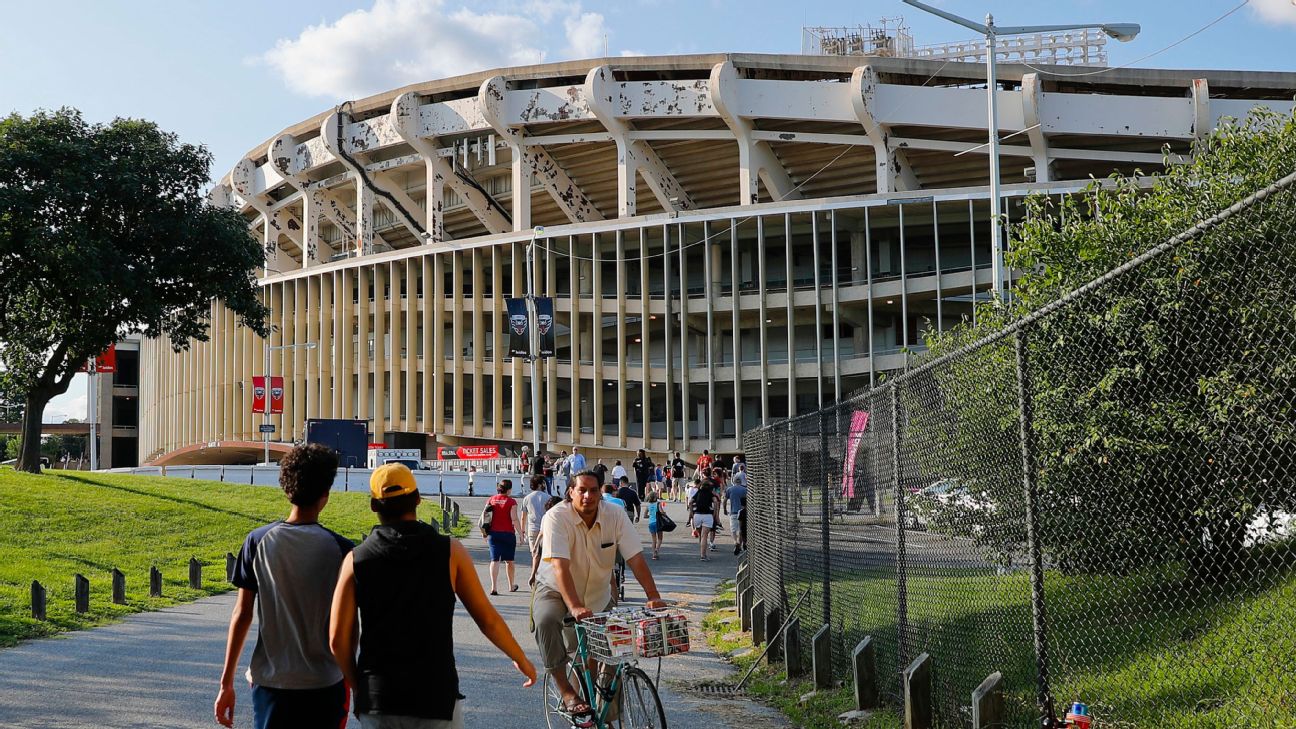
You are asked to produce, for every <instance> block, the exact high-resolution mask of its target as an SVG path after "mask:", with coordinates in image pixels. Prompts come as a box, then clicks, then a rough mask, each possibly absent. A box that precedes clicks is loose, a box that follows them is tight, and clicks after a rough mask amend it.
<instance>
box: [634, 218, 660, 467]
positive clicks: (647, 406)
mask: <svg viewBox="0 0 1296 729" xmlns="http://www.w3.org/2000/svg"><path fill="white" fill-rule="evenodd" d="M644 233H645V231H644V229H643V228H638V229H636V230H635V235H636V236H637V237H638V240H639V248H638V253H637V254H636V255H638V256H639V311H640V312H641V316H640V317H639V339H640V342H639V366H640V367H641V368H642V371H643V376H642V378H641V379H642V380H643V387H642V388H641V389H640V396H641V397H640V402H639V405H640V410H641V411H642V412H640V414H639V415H640V417H639V420H640V423H641V424H642V425H643V447H644V448H652V447H653V446H654V445H655V444H654V443H653V440H652V427H651V424H652V391H653V387H652V379H653V368H652V365H651V364H650V362H649V360H648V355H649V352H651V348H650V347H649V341H650V340H649V338H648V325H649V323H650V322H651V321H652V318H653V313H652V298H651V297H650V296H648V269H649V268H650V267H651V265H652V258H650V257H649V256H648V240H647V236H646V235H645V234H644Z"/></svg>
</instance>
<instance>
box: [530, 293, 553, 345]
mask: <svg viewBox="0 0 1296 729" xmlns="http://www.w3.org/2000/svg"><path fill="white" fill-rule="evenodd" d="M535 308H536V331H538V332H539V333H540V356H541V357H552V356H554V340H555V337H554V326H553V325H554V316H553V299H550V298H547V297H541V296H538V297H536V300H535Z"/></svg>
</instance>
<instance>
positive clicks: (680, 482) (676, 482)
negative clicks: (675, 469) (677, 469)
mask: <svg viewBox="0 0 1296 729" xmlns="http://www.w3.org/2000/svg"><path fill="white" fill-rule="evenodd" d="M671 486H674V487H675V488H677V489H679V490H680V491H683V490H684V488H685V487H686V486H688V479H687V478H684V477H683V476H680V477H679V478H673V479H671Z"/></svg>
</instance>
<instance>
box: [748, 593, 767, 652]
mask: <svg viewBox="0 0 1296 729" xmlns="http://www.w3.org/2000/svg"><path fill="white" fill-rule="evenodd" d="M748 619H749V620H750V621H751V634H752V645H762V644H763V643H764V642H765V599H764V598H759V599H757V600H755V601H754V602H752V606H751V616H750V617H749V618H748Z"/></svg>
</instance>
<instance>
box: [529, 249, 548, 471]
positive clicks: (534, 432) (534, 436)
mask: <svg viewBox="0 0 1296 729" xmlns="http://www.w3.org/2000/svg"><path fill="white" fill-rule="evenodd" d="M542 235H544V226H541V225H537V226H536V227H535V228H532V229H531V243H530V244H529V245H527V295H526V300H527V317H528V319H529V321H528V325H527V331H528V332H529V333H530V336H531V355H530V356H529V357H527V359H529V360H530V361H531V457H532V458H539V457H540V368H539V359H540V332H539V329H538V327H537V326H536V325H537V323H538V322H537V316H536V307H535V247H536V238H539V237H540V236H542Z"/></svg>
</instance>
